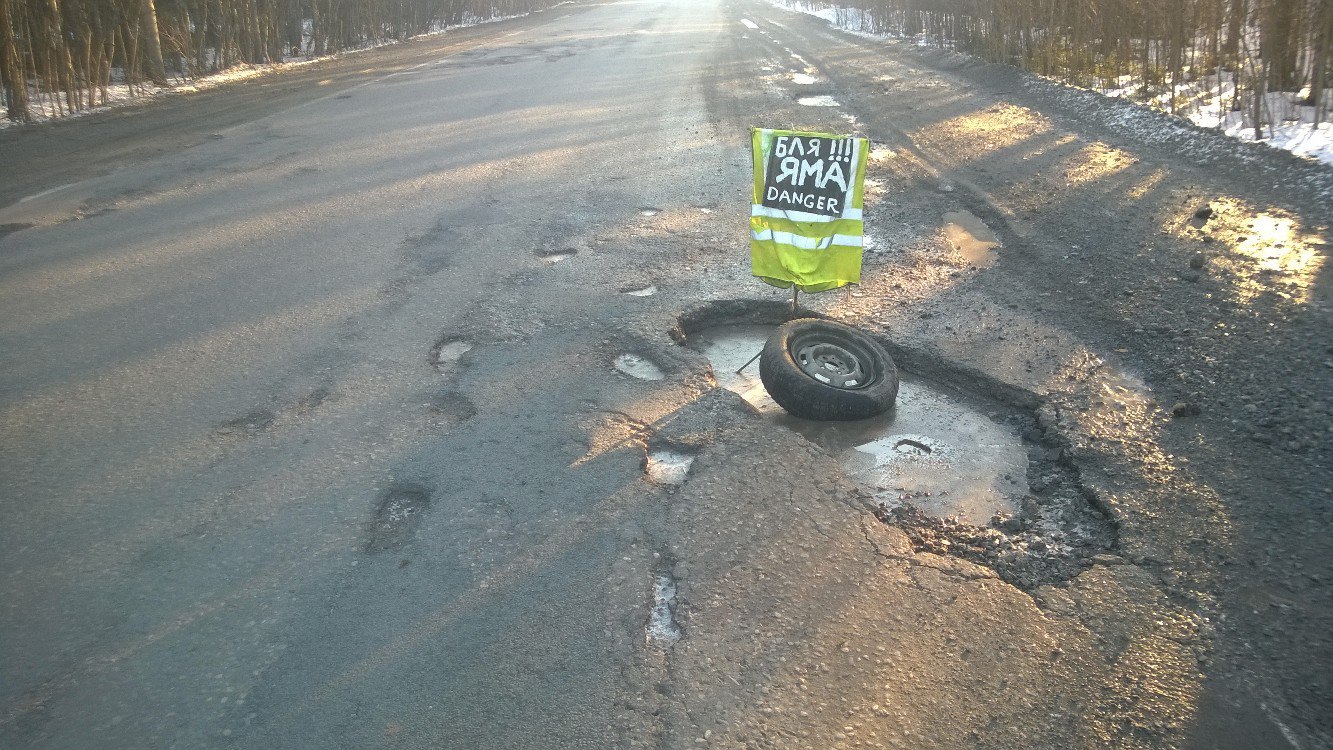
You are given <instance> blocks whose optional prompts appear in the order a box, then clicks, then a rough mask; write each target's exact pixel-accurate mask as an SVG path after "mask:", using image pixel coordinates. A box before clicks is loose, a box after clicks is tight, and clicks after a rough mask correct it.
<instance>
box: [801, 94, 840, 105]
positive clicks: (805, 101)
mask: <svg viewBox="0 0 1333 750" xmlns="http://www.w3.org/2000/svg"><path fill="white" fill-rule="evenodd" d="M796 103H797V104H800V105H802V106H805V107H841V106H842V103H841V102H839V101H838V100H837V99H834V98H833V97H831V96H828V95H827V94H821V95H820V96H802V97H801V98H799V99H797V100H796Z"/></svg>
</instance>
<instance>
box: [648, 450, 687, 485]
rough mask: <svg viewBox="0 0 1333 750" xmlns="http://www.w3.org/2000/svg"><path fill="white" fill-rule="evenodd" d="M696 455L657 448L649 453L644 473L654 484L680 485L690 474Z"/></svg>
mask: <svg viewBox="0 0 1333 750" xmlns="http://www.w3.org/2000/svg"><path fill="white" fill-rule="evenodd" d="M693 464H694V456H693V455H691V454H689V453H681V452H678V451H672V450H665V449H663V450H655V451H651V452H650V453H649V454H648V461H647V465H646V466H645V468H644V473H645V474H646V475H647V476H648V481H650V482H652V483H653V484H661V485H666V486H680V485H682V484H685V480H686V479H688V478H689V476H690V466H692V465H693Z"/></svg>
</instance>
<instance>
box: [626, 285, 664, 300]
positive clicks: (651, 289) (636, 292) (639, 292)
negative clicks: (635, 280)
mask: <svg viewBox="0 0 1333 750" xmlns="http://www.w3.org/2000/svg"><path fill="white" fill-rule="evenodd" d="M621 294H628V295H629V296H631V297H651V296H653V295H654V294H657V287H656V286H654V285H652V284H649V285H648V286H646V287H643V288H642V289H626V290H625V291H623V292H621Z"/></svg>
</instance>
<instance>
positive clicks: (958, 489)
mask: <svg viewBox="0 0 1333 750" xmlns="http://www.w3.org/2000/svg"><path fill="white" fill-rule="evenodd" d="M772 331H773V328H772V326H762V325H746V326H719V327H715V328H709V329H705V330H703V331H700V332H699V333H697V334H695V335H694V336H692V337H691V342H690V346H692V347H694V348H695V349H697V350H699V351H700V352H702V353H703V354H704V356H706V357H708V359H709V361H710V362H712V363H713V371H714V375H715V377H716V378H717V381H718V385H720V386H722V387H723V388H726V389H728V390H730V391H733V392H734V393H737V394H739V395H740V396H741V397H742V398H744V399H745V400H746V401H748V402H749V403H750V404H751V405H752V406H754V407H755V408H756V409H757V410H758V411H759V412H760V413H761V414H763V415H764V416H765V417H767V418H769V419H771V420H773V421H774V422H776V423H778V424H780V425H782V426H784V427H787V428H788V429H791V430H795V431H796V432H799V433H801V434H802V435H804V436H805V437H806V438H807V439H809V440H810V441H811V442H814V443H816V444H818V445H820V446H822V447H823V448H824V449H825V450H827V451H829V453H831V454H832V455H834V456H836V457H837V459H838V461H839V463H841V464H842V467H843V470H844V471H845V472H846V473H847V475H848V476H849V477H851V478H852V479H854V480H856V481H857V482H858V483H860V484H861V485H862V486H864V487H866V488H867V489H869V490H870V491H872V492H873V493H875V496H876V498H875V499H876V500H877V501H879V502H884V503H887V504H888V505H889V506H890V507H892V506H894V505H896V504H900V503H901V502H902V501H904V500H908V501H910V502H911V503H912V504H913V505H915V506H916V507H918V508H920V509H921V510H922V511H924V512H926V513H927V514H929V515H932V516H935V517H937V518H945V517H949V516H956V517H958V518H960V519H961V520H963V521H965V522H966V523H970V524H974V525H978V526H984V525H985V524H987V523H988V522H989V521H990V519H991V517H992V516H994V515H995V514H996V513H999V512H1005V513H1011V514H1013V513H1016V512H1017V507H1018V503H1017V501H1018V499H1020V498H1022V497H1023V496H1024V495H1026V494H1027V493H1028V490H1029V488H1028V486H1027V464H1028V458H1027V448H1026V446H1025V445H1024V444H1023V440H1022V438H1021V437H1020V436H1019V435H1018V434H1016V433H1015V432H1013V431H1012V430H1010V429H1009V428H1007V427H1005V426H1003V425H1000V424H997V423H995V422H994V421H992V420H991V419H990V418H989V417H987V416H986V415H985V414H982V413H980V412H978V411H976V410H974V409H972V408H971V407H969V406H967V405H965V404H963V403H962V402H960V401H959V400H957V399H955V398H954V397H952V396H950V395H948V394H946V393H943V392H941V391H938V390H935V389H933V388H931V387H930V386H929V385H927V384H925V383H922V382H920V381H916V380H904V381H902V382H901V384H900V385H899V388H898V401H897V405H896V406H895V408H894V409H893V410H892V411H890V412H889V413H888V414H884V415H881V416H879V417H875V418H873V419H867V420H862V421H859V422H817V421H812V420H806V419H798V418H796V417H793V416H791V415H790V414H788V413H787V412H786V411H784V410H783V409H782V407H781V406H778V404H777V402H775V401H774V400H773V399H772V397H771V396H769V395H768V391H767V390H765V389H764V384H763V383H762V382H761V381H760V379H759V364H758V362H755V363H753V364H750V365H749V366H747V367H746V368H745V369H744V370H743V371H741V372H740V373H739V374H738V373H737V372H736V370H737V369H739V368H740V367H741V365H743V364H745V362H746V361H747V360H749V359H750V358H751V357H753V356H754V355H755V354H757V353H758V352H759V351H760V350H761V349H763V346H764V341H765V340H766V339H767V338H768V335H769V334H770V333H772Z"/></svg>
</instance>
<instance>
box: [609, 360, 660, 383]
mask: <svg viewBox="0 0 1333 750" xmlns="http://www.w3.org/2000/svg"><path fill="white" fill-rule="evenodd" d="M614 364H615V368H616V369H617V370H619V371H620V372H623V373H625V374H626V375H629V376H630V377H633V378H638V379H639V380H661V379H662V378H664V377H666V376H665V375H664V374H662V370H661V368H659V367H658V366H657V365H655V364H653V363H652V362H650V361H649V360H646V359H644V358H643V357H640V356H639V355H637V354H622V355H620V356H619V357H616V361H615V363H614Z"/></svg>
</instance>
